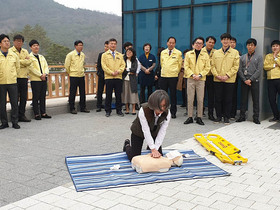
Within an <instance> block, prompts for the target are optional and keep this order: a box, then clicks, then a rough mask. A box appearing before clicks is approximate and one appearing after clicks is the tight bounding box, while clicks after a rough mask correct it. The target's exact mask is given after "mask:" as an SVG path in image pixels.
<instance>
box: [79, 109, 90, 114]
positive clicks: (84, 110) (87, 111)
mask: <svg viewBox="0 0 280 210" xmlns="http://www.w3.org/2000/svg"><path fill="white" fill-rule="evenodd" d="M81 112H85V113H90V111H89V110H87V109H82V110H81Z"/></svg>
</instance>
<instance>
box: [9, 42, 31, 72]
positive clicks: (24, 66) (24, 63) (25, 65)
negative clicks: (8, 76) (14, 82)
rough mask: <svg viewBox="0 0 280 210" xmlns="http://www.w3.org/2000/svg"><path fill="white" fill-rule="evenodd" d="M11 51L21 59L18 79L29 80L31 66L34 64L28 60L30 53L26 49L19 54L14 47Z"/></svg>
mask: <svg viewBox="0 0 280 210" xmlns="http://www.w3.org/2000/svg"><path fill="white" fill-rule="evenodd" d="M11 50H12V51H13V52H14V53H15V54H16V55H17V56H18V57H19V62H20V70H19V72H18V75H17V77H18V78H27V77H28V73H29V69H30V65H31V63H32V60H31V59H26V57H30V56H29V53H28V51H27V50H26V49H23V48H22V49H21V51H20V52H19V51H18V50H17V49H16V48H15V47H14V46H13V47H11Z"/></svg>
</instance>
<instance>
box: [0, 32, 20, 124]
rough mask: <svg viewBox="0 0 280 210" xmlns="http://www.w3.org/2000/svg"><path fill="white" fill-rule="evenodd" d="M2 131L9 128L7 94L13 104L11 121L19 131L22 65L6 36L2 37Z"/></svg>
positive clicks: (0, 81) (0, 101) (0, 72)
mask: <svg viewBox="0 0 280 210" xmlns="http://www.w3.org/2000/svg"><path fill="white" fill-rule="evenodd" d="M0 48H1V52H0V117H1V123H2V124H1V125H0V129H4V128H7V127H9V124H8V117H7V110H6V103H7V93H8V94H9V98H10V103H11V108H12V110H11V119H12V124H13V128H15V129H19V128H20V126H19V125H18V104H17V96H18V91H17V73H18V72H19V68H20V64H19V58H18V56H17V55H16V54H15V53H13V51H12V50H11V49H9V48H10V38H9V36H8V35H6V34H1V35H0Z"/></svg>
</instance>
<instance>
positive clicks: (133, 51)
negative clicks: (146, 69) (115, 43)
mask: <svg viewBox="0 0 280 210" xmlns="http://www.w3.org/2000/svg"><path fill="white" fill-rule="evenodd" d="M127 51H131V52H132V54H133V55H132V57H131V62H134V61H136V51H135V50H134V49H133V48H132V47H130V48H128V49H127V50H126V51H125V60H126V59H127V56H126V52H127Z"/></svg>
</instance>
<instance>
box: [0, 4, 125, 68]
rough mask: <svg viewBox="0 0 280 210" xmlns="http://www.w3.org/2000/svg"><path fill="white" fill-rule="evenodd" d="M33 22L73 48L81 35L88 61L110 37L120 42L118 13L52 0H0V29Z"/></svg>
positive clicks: (15, 28) (10, 30) (16, 29)
mask: <svg viewBox="0 0 280 210" xmlns="http://www.w3.org/2000/svg"><path fill="white" fill-rule="evenodd" d="M36 24H37V25H40V26H41V27H43V28H44V30H45V31H46V36H47V37H48V38H49V39H50V40H51V42H52V43H55V44H57V45H62V46H65V47H68V48H70V49H73V43H74V41H75V40H77V39H81V40H82V41H83V42H84V52H85V53H86V55H87V63H88V64H93V63H94V62H95V61H96V59H97V55H98V53H99V52H100V51H102V50H103V43H104V41H105V40H107V39H109V38H112V37H114V38H116V39H117V40H119V43H121V17H119V16H116V15H111V14H106V13H101V12H97V11H90V10H85V9H71V8H67V7H65V6H63V5H60V4H58V3H56V2H54V1H53V0H8V1H4V0H1V7H0V25H1V27H0V33H10V34H14V33H15V32H21V31H22V30H23V29H24V27H25V26H26V25H30V26H31V27H34V26H35V25H36ZM38 41H40V40H38ZM119 47H120V46H119Z"/></svg>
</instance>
